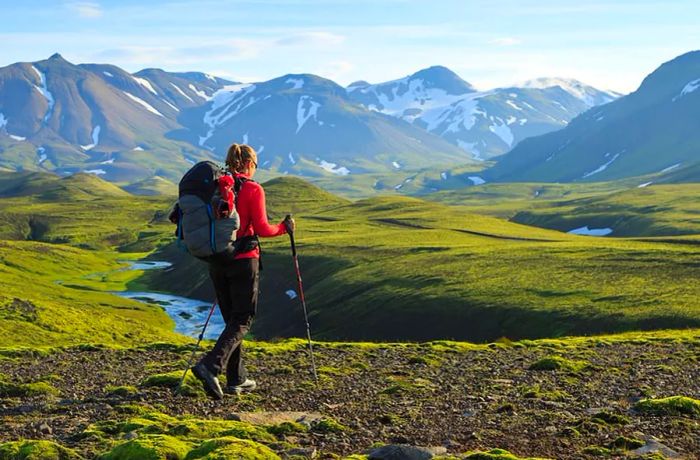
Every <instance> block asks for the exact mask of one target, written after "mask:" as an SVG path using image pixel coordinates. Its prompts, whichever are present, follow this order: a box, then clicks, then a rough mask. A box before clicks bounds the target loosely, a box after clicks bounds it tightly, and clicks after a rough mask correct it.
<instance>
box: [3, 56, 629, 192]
mask: <svg viewBox="0 0 700 460" xmlns="http://www.w3.org/2000/svg"><path fill="white" fill-rule="evenodd" d="M616 96H617V95H616V94H613V93H609V92H604V91H599V90H596V89H594V88H592V87H589V86H586V85H583V84H581V83H578V82H575V81H572V80H558V79H544V80H538V81H535V82H529V83H526V84H524V85H522V86H521V87H513V88H501V89H494V90H491V91H483V92H479V91H477V90H476V89H475V88H474V87H472V86H471V85H470V84H469V83H467V82H465V81H463V80H462V79H461V78H459V77H458V76H457V75H456V74H454V73H453V72H451V71H450V70H448V69H446V68H444V67H431V68H428V69H425V70H422V71H420V72H417V73H415V74H413V75H411V76H409V77H406V78H404V79H401V80H396V81H392V82H387V83H380V84H376V85H371V84H368V83H365V82H356V83H354V84H352V85H350V86H349V87H348V88H343V87H342V86H339V85H337V84H336V83H334V82H332V81H330V80H327V79H323V78H321V77H318V76H314V75H308V74H303V75H285V76H282V77H279V78H275V79H273V80H270V81H267V82H262V83H254V84H241V83H236V82H232V81H228V80H225V79H221V78H217V77H213V76H210V75H207V74H203V73H197V72H190V73H171V72H165V71H162V70H159V69H146V70H142V71H140V72H137V73H135V74H130V73H128V72H126V71H124V70H122V69H120V68H118V67H116V66H112V65H103V64H81V65H74V64H71V63H69V62H68V61H66V60H65V59H63V58H62V57H61V56H60V55H58V54H55V55H53V56H51V57H50V58H49V59H47V60H44V61H39V62H35V63H16V64H12V65H10V66H7V67H4V68H1V69H0V169H4V170H46V171H54V172H57V173H59V174H67V173H74V172H80V171H84V172H88V173H92V174H95V175H99V176H101V177H103V178H105V179H108V180H110V181H113V182H118V183H123V184H137V186H136V189H137V190H138V189H141V187H145V189H146V190H154V189H158V187H159V185H160V184H161V183H162V182H158V181H156V182H157V183H156V182H153V181H151V182H148V179H151V178H153V177H155V176H157V177H159V178H162V179H164V180H165V181H166V183H167V181H177V179H179V177H180V175H181V174H182V172H183V171H185V170H186V169H187V168H188V167H189V165H190V164H192V163H194V162H196V161H199V160H202V159H217V160H219V161H221V159H222V158H223V156H224V154H225V151H226V148H227V147H228V145H229V144H230V143H231V142H233V141H238V142H246V143H250V144H251V145H253V146H254V147H255V148H256V149H257V150H258V151H259V152H260V165H261V167H262V169H263V170H265V171H268V172H269V173H271V174H284V173H295V174H300V175H304V176H307V177H333V176H342V175H347V174H361V173H387V172H397V171H401V170H416V169H420V168H426V167H436V166H437V167H449V166H450V165H460V166H461V167H462V168H464V167H467V168H469V167H473V168H474V169H481V168H482V166H480V160H484V159H489V158H493V157H494V156H496V155H499V154H502V153H505V152H506V151H508V150H509V149H510V148H511V147H512V146H514V145H516V144H517V143H518V142H519V141H521V140H522V139H525V138H527V137H529V136H533V135H538V134H542V133H545V132H549V131H552V130H555V129H558V128H561V127H562V126H565V125H566V124H567V123H568V121H569V120H571V119H572V118H573V117H575V116H576V115H577V114H579V113H581V112H583V111H585V110H587V109H588V108H590V107H591V106H593V105H596V104H602V103H605V102H608V101H610V100H612V99H614V98H615V97H616ZM144 181H146V182H144Z"/></svg>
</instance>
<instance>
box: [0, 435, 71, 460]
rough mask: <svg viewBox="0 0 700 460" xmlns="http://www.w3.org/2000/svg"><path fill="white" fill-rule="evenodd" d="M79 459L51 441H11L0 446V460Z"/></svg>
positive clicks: (69, 450) (68, 450)
mask: <svg viewBox="0 0 700 460" xmlns="http://www.w3.org/2000/svg"><path fill="white" fill-rule="evenodd" d="M80 458H81V457H80V456H79V455H78V454H77V453H75V451H73V450H71V449H67V448H65V447H63V446H61V445H59V444H56V443H55V442H51V441H33V440H31V441H30V440H28V441H13V442H6V443H3V444H0V460H76V459H80Z"/></svg>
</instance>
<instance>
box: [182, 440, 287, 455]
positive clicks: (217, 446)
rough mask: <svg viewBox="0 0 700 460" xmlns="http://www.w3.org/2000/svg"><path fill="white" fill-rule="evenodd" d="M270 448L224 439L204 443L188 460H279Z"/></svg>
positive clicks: (192, 452)
mask: <svg viewBox="0 0 700 460" xmlns="http://www.w3.org/2000/svg"><path fill="white" fill-rule="evenodd" d="M279 458H280V457H279V456H278V455H277V454H275V453H274V452H273V451H271V450H270V449H269V448H268V447H266V446H264V445H262V444H258V443H256V442H253V441H249V440H243V439H237V438H233V437H223V438H218V439H212V440H209V441H205V442H203V443H202V444H201V445H200V446H199V447H198V448H196V449H194V450H192V451H191V452H190V453H189V454H187V457H186V460H197V459H202V460H279Z"/></svg>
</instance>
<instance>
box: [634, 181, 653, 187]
mask: <svg viewBox="0 0 700 460" xmlns="http://www.w3.org/2000/svg"><path fill="white" fill-rule="evenodd" d="M651 184H653V182H644V183H643V184H639V185H637V188H645V187H649V186H650V185H651Z"/></svg>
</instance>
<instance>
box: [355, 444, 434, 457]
mask: <svg viewBox="0 0 700 460" xmlns="http://www.w3.org/2000/svg"><path fill="white" fill-rule="evenodd" d="M442 449H444V447H443V448H442ZM446 451H447V450H446V449H445V452H446ZM435 455H436V454H435V453H433V451H431V449H430V448H426V447H415V446H409V445H406V444H390V445H386V446H382V447H379V448H377V449H373V450H372V451H371V452H370V453H369V455H368V456H367V458H368V459H369V460H430V459H431V458H433V457H434V456H435ZM437 455H441V454H437Z"/></svg>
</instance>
